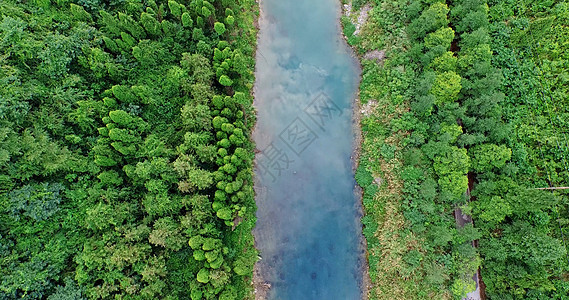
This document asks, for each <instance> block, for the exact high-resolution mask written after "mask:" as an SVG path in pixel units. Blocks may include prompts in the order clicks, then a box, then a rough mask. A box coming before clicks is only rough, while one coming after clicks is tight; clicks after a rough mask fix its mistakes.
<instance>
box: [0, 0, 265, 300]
mask: <svg viewBox="0 0 569 300" xmlns="http://www.w3.org/2000/svg"><path fill="white" fill-rule="evenodd" d="M257 13H258V8H257V6H256V4H255V3H254V1H249V0H242V1H236V2H235V1H215V2H211V3H210V2H207V1H202V0H192V1H189V0H187V1H186V0H179V1H178V2H177V1H174V0H169V1H165V0H156V1H154V0H148V1H122V0H119V1H98V0H94V1H81V0H80V1H68V0H57V1H55V0H54V1H49V0H35V1H11V0H9V1H1V2H0V37H1V38H0V49H1V50H0V53H2V54H1V55H0V73H1V76H0V78H1V80H0V128H1V129H0V132H1V134H0V168H1V172H0V257H1V259H0V299H50V300H52V299H243V298H250V297H251V295H252V289H251V285H250V277H251V275H252V267H253V264H254V262H255V260H256V258H257V253H256V250H255V249H254V247H253V237H252V235H251V229H252V228H253V226H254V223H255V217H254V212H255V202H254V197H253V196H254V193H253V189H252V180H251V178H252V159H253V155H252V153H253V148H254V146H253V144H252V142H251V141H250V139H249V135H250V131H251V128H252V126H253V124H254V122H255V117H254V113H253V109H252V101H251V100H252V99H251V96H250V89H251V87H252V85H253V82H254V78H253V69H254V58H253V56H254V45H255V43H256V42H255V39H256V34H255V33H256V29H255V27H254V24H253V21H254V19H255V16H256V15H257Z"/></svg>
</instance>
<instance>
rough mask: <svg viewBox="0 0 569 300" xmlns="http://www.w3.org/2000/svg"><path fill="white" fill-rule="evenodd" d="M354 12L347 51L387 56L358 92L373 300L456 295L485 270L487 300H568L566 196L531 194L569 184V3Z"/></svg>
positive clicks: (402, 6) (441, 4) (387, 4)
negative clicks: (462, 221) (466, 220)
mask: <svg viewBox="0 0 569 300" xmlns="http://www.w3.org/2000/svg"><path fill="white" fill-rule="evenodd" d="M351 5H352V9H353V11H354V13H352V14H351V16H350V17H344V18H343V19H342V23H343V25H344V33H345V34H346V36H347V37H348V42H349V43H350V44H351V45H352V46H353V47H354V48H355V49H356V51H357V52H358V54H359V55H361V56H363V57H365V54H366V53H370V51H373V50H382V51H384V52H383V56H384V58H383V59H382V60H377V59H363V60H362V65H363V75H362V82H361V87H360V100H361V103H362V106H363V107H367V108H371V113H370V114H369V115H366V116H364V117H363V118H362V121H361V125H362V131H363V137H364V142H363V145H362V156H361V159H360V165H359V168H358V170H357V173H356V180H357V181H358V183H359V184H360V185H361V186H362V187H363V188H364V197H363V203H364V206H365V211H366V215H365V217H364V218H363V220H362V221H363V224H364V235H365V237H366V239H367V242H368V260H369V264H370V276H371V280H372V283H373V288H372V290H371V293H370V298H371V299H453V298H454V299H460V298H462V297H464V296H465V295H466V293H467V292H470V291H472V290H474V281H473V280H472V276H473V274H474V273H475V272H476V270H478V269H479V270H480V274H481V278H482V281H483V292H484V293H485V296H486V298H487V299H569V256H568V252H567V251H568V249H567V244H566V242H567V239H568V238H569V212H568V208H569V203H568V198H567V192H565V191H564V190H554V191H548V190H536V188H545V187H563V186H567V185H568V183H569V181H568V180H567V179H568V176H569V141H568V138H567V133H568V130H569V123H567V120H569V111H568V109H569V108H568V106H567V103H568V102H567V100H568V99H567V92H568V91H567V86H568V85H567V82H568V80H569V73H568V70H569V65H568V60H567V59H568V58H569V57H568V48H569V47H568V46H569V27H568V24H569V4H568V3H566V2H564V1H528V0H521V1H499V0H488V1H486V0H474V1H472V0H456V1H437V0H433V1H403V0H384V1H382V0H375V1H372V2H369V3H367V2H366V1H363V0H354V1H352V2H351ZM367 9H369V17H368V19H367V22H366V23H365V24H364V25H363V26H362V28H361V30H360V32H359V33H358V34H357V35H354V32H355V30H356V26H355V25H354V23H356V22H357V17H358V15H359V12H360V11H362V10H367ZM458 209H460V210H461V211H462V212H463V213H465V214H467V215H471V216H472V219H473V225H472V224H466V225H465V226H458V225H457V222H456V221H455V217H454V213H455V212H456V211H458ZM472 241H476V245H477V247H473V244H472Z"/></svg>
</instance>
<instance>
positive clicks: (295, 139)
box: [254, 0, 362, 300]
mask: <svg viewBox="0 0 569 300" xmlns="http://www.w3.org/2000/svg"><path fill="white" fill-rule="evenodd" d="M261 7H262V9H263V15H262V19H261V22H260V26H261V31H260V34H259V44H258V47H259V48H258V49H259V50H258V59H257V73H256V77H257V82H256V85H255V96H256V100H255V105H256V108H257V111H258V121H257V129H256V131H255V133H254V138H255V141H256V143H257V148H258V149H259V150H262V151H261V152H260V153H258V155H257V157H256V190H257V205H258V211H257V217H258V223H257V228H256V229H255V237H256V242H257V246H258V248H259V249H260V250H261V256H262V258H263V259H262V260H261V261H260V263H259V269H260V270H261V273H263V274H264V276H265V280H266V281H268V282H269V283H270V284H271V286H272V288H271V292H270V295H269V297H270V298H271V299H294V300H297V299H342V300H345V299H358V298H360V293H361V289H360V287H359V284H360V282H361V272H360V265H359V259H360V258H361V254H362V252H361V249H360V248H359V246H360V238H361V224H360V223H359V217H360V216H359V207H358V203H357V202H358V199H356V197H355V196H354V186H355V182H354V180H353V174H352V166H351V160H350V155H351V153H352V149H353V130H352V110H351V103H352V99H353V97H354V96H355V93H356V89H357V79H358V72H359V70H358V68H357V65H356V64H355V60H354V59H353V58H352V57H351V56H350V52H349V51H348V48H347V47H346V46H345V45H344V44H343V43H340V42H338V41H339V38H338V37H339V27H338V25H337V17H338V16H339V9H340V8H339V2H338V1H336V0H307V1H302V0H290V1H278V0H263V2H262V3H261Z"/></svg>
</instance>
